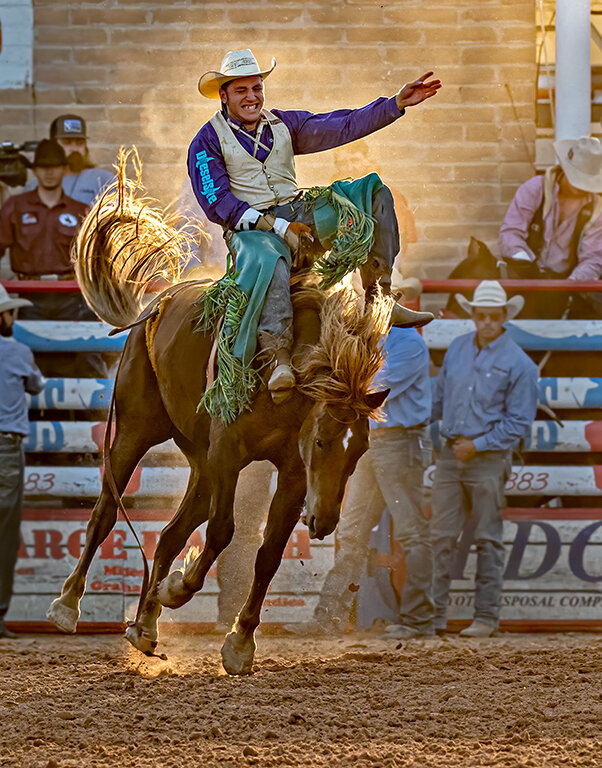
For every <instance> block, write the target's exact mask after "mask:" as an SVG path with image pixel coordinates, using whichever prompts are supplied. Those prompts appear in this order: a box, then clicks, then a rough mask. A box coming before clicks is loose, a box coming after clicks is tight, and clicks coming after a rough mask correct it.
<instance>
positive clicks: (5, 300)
mask: <svg viewBox="0 0 602 768" xmlns="http://www.w3.org/2000/svg"><path fill="white" fill-rule="evenodd" d="M32 306H33V304H32V303H31V301H28V300H27V299H18V298H17V299H12V298H11V297H10V296H9V295H8V293H7V291H6V288H5V287H4V286H3V285H2V284H0V312H8V311H9V310H10V309H17V308H18V307H32Z"/></svg>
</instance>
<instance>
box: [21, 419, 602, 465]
mask: <svg viewBox="0 0 602 768" xmlns="http://www.w3.org/2000/svg"><path fill="white" fill-rule="evenodd" d="M104 434H105V423H104V422H100V423H98V422H91V421H31V422H30V424H29V437H28V438H27V440H26V441H25V443H24V447H25V450H26V451H28V452H31V453H57V452H64V453H98V452H100V451H102V448H103V441H104ZM431 436H432V438H433V445H434V447H435V448H438V447H439V444H440V440H439V432H438V425H436V424H433V425H432V426H431ZM524 450H525V451H537V452H550V451H562V452H565V453H568V452H573V453H577V452H589V451H602V421H565V422H564V423H563V424H558V423H557V422H555V421H535V422H534V423H533V424H532V426H531V434H530V436H529V437H528V438H527V439H526V440H525V445H524ZM149 455H151V456H163V457H165V459H168V458H170V459H174V458H175V457H177V456H182V453H181V451H180V450H179V448H178V447H177V446H176V444H175V443H174V442H173V440H169V441H167V442H165V443H162V444H161V445H157V446H154V447H153V448H151V449H150V451H149Z"/></svg>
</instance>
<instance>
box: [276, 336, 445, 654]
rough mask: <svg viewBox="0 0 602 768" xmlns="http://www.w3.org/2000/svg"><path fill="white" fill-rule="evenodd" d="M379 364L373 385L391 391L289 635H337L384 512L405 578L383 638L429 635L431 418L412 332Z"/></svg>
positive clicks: (419, 346) (422, 360)
mask: <svg viewBox="0 0 602 768" xmlns="http://www.w3.org/2000/svg"><path fill="white" fill-rule="evenodd" d="M384 350H385V352H386V359H385V364H384V365H383V367H382V370H381V372H380V374H379V375H378V377H377V378H376V380H375V386H376V387H378V388H379V389H382V388H383V387H385V388H388V389H390V392H389V395H388V397H387V400H386V401H385V404H384V406H383V416H384V420H383V421H373V422H372V423H371V428H370V448H369V450H368V451H367V452H366V453H365V454H364V455H363V456H362V458H361V459H360V460H359V462H358V465H357V467H356V469H355V471H354V473H353V475H352V476H351V478H350V480H349V485H348V487H347V496H346V499H345V505H344V508H343V512H342V514H341V519H340V521H339V525H338V527H337V533H336V536H337V544H338V549H337V551H336V554H335V562H334V566H333V567H332V568H331V570H330V571H329V573H328V574H327V576H326V579H325V581H324V585H323V587H322V591H321V594H320V600H319V602H318V605H317V606H316V609H315V611H314V616H313V619H311V620H310V621H307V622H303V623H299V624H289V625H286V627H285V628H286V629H287V630H289V631H290V632H293V633H295V634H303V635H324V634H339V633H341V632H342V631H343V629H344V627H345V624H346V622H347V619H348V617H349V612H350V610H351V607H352V604H353V600H354V598H355V592H354V591H353V589H352V587H353V584H357V583H359V580H360V577H361V575H362V572H363V570H364V567H365V564H366V561H367V558H368V552H369V543H370V534H371V531H372V528H373V527H374V526H375V525H377V524H378V521H379V520H380V518H381V515H382V513H383V510H384V508H385V507H387V509H388V510H389V513H390V515H391V518H392V520H393V529H394V536H395V538H396V540H397V541H398V542H399V543H400V544H401V547H402V549H403V555H404V559H405V566H406V578H405V583H404V587H403V592H402V595H401V610H400V618H399V621H400V623H399V624H395V625H392V626H390V627H388V634H387V636H388V637H389V638H391V639H393V638H414V637H422V636H428V635H432V634H434V629H433V601H432V596H431V588H432V551H431V542H430V536H429V524H428V520H427V518H426V516H425V515H424V512H423V509H422V487H423V476H424V470H425V469H426V468H427V467H428V465H429V463H430V460H431V450H430V437H429V434H428V428H427V427H426V425H427V423H428V421H429V418H430V413H431V388H430V384H429V354H428V349H427V346H426V344H425V342H424V340H423V338H422V336H420V334H419V333H418V332H417V331H416V330H415V329H412V328H392V329H391V332H390V333H389V336H388V337H387V340H386V342H385V345H384Z"/></svg>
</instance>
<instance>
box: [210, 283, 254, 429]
mask: <svg viewBox="0 0 602 768" xmlns="http://www.w3.org/2000/svg"><path fill="white" fill-rule="evenodd" d="M248 303H249V299H248V297H247V295H246V293H245V292H244V291H243V290H242V289H241V288H240V287H239V286H238V285H237V284H236V282H235V275H234V274H233V273H232V272H230V273H228V274H226V275H225V276H224V277H222V279H221V280H219V281H218V282H217V283H215V285H213V286H211V288H209V289H207V290H206V291H205V292H204V293H203V295H202V296H201V298H200V299H199V300H198V302H197V306H198V307H199V309H200V316H199V321H198V323H197V326H196V329H195V330H197V331H203V332H212V333H215V331H216V328H217V324H218V322H219V320H220V318H221V317H223V318H224V321H223V324H222V327H221V330H220V332H219V339H218V342H217V366H218V375H217V376H216V378H215V381H214V382H213V384H212V385H211V387H209V389H208V390H206V392H205V393H204V395H203V397H202V398H201V400H200V402H199V404H198V406H197V413H198V412H199V411H200V410H202V409H203V408H204V409H205V410H206V411H207V413H208V414H209V415H210V416H212V417H213V418H218V419H220V420H221V421H223V422H225V423H226V424H230V423H231V422H233V421H234V420H235V419H236V417H237V416H238V415H239V414H240V413H242V411H248V410H251V404H252V395H253V393H254V391H255V389H256V388H257V385H258V384H259V381H260V375H259V373H258V372H257V371H256V370H255V369H254V368H253V367H252V366H251V365H249V364H245V363H244V362H243V361H242V360H241V359H240V358H238V357H235V356H234V344H235V342H236V337H237V335H238V331H239V329H240V324H241V322H242V319H243V317H244V314H245V310H246V308H247V304H248Z"/></svg>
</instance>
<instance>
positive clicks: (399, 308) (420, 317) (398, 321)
mask: <svg viewBox="0 0 602 768" xmlns="http://www.w3.org/2000/svg"><path fill="white" fill-rule="evenodd" d="M434 319H435V315H433V313H432V312H417V311H416V310H414V309H408V308H407V307H404V306H403V304H400V303H399V302H397V301H396V302H395V304H393V310H392V312H391V325H393V326H395V327H396V328H421V327H422V326H423V325H426V324H427V323H430V322H431V320H434Z"/></svg>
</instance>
